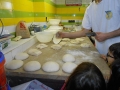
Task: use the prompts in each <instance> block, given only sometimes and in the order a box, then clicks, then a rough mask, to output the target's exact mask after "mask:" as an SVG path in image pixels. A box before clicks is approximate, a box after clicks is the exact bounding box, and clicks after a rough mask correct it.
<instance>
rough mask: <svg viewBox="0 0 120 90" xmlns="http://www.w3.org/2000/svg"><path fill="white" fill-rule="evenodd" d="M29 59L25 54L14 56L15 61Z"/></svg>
mask: <svg viewBox="0 0 120 90" xmlns="http://www.w3.org/2000/svg"><path fill="white" fill-rule="evenodd" d="M28 57H29V55H28V54H27V53H18V54H16V55H15V59H16V60H25V59H27V58H28Z"/></svg>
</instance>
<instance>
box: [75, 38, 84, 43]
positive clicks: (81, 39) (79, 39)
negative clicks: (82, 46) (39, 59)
mask: <svg viewBox="0 0 120 90" xmlns="http://www.w3.org/2000/svg"><path fill="white" fill-rule="evenodd" d="M75 40H77V41H80V42H82V41H84V39H83V38H76V39H75Z"/></svg>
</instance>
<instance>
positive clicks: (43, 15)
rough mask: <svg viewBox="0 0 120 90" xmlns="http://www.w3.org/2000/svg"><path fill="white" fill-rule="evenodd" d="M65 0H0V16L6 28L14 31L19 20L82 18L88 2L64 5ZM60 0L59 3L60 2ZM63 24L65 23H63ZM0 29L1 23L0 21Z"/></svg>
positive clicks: (37, 20)
mask: <svg viewBox="0 0 120 90" xmlns="http://www.w3.org/2000/svg"><path fill="white" fill-rule="evenodd" d="M64 1H65V0H0V18H1V19H2V21H3V23H4V26H5V27H8V28H7V29H9V30H11V31H12V32H15V26H16V24H17V23H18V22H19V21H20V20H24V21H26V22H27V23H31V22H46V19H47V21H48V20H49V19H50V18H54V17H59V18H62V20H63V21H64V20H70V19H72V20H73V19H75V20H82V18H83V15H84V12H85V9H86V7H87V5H88V4H83V5H82V6H66V5H65V2H64ZM60 2H61V3H60ZM64 24H65V23H64ZM13 29H14V30H13ZM0 30H1V23H0Z"/></svg>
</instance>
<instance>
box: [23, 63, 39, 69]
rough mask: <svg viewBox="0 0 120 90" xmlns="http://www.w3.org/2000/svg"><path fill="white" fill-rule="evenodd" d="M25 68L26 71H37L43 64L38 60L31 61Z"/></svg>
mask: <svg viewBox="0 0 120 90" xmlns="http://www.w3.org/2000/svg"><path fill="white" fill-rule="evenodd" d="M23 68H24V70H25V71H36V70H39V69H40V68H41V64H40V63H39V62H38V61H29V62H28V63H26V64H25V65H24V67H23Z"/></svg>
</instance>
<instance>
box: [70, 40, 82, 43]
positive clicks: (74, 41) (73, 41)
mask: <svg viewBox="0 0 120 90" xmlns="http://www.w3.org/2000/svg"><path fill="white" fill-rule="evenodd" d="M70 43H72V44H79V43H80V42H79V41H78V40H71V41H70Z"/></svg>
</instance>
